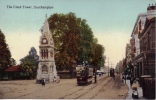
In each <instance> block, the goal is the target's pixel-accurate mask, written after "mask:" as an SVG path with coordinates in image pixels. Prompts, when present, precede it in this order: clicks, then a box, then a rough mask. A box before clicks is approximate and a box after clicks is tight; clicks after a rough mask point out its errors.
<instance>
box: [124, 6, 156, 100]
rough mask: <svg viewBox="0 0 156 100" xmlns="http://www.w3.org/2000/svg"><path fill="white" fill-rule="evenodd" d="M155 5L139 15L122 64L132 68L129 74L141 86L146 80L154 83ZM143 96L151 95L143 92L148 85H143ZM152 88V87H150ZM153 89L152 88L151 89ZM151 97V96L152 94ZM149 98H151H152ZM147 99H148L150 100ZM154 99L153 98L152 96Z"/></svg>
mask: <svg viewBox="0 0 156 100" xmlns="http://www.w3.org/2000/svg"><path fill="white" fill-rule="evenodd" d="M155 20H156V4H155V5H153V4H152V5H149V6H148V7H147V12H144V13H140V14H139V15H138V17H137V20H136V22H135V25H134V28H133V31H132V34H131V39H130V43H128V44H127V45H126V53H125V59H124V63H125V66H127V67H128V65H129V63H131V65H132V66H133V71H132V72H131V74H132V75H133V77H136V78H139V79H140V83H141V85H143V82H144V83H145V80H144V79H145V78H143V77H148V79H146V80H149V78H150V80H152V81H151V82H154V83H155V63H156V60H155V52H156V51H155V50H156V46H155V44H156V39H155V37H156V30H155V29H156V24H155ZM143 88H144V89H143V90H144V94H143V95H144V96H147V95H146V94H148V93H149V94H148V95H151V93H150V92H149V91H148V92H147V91H146V92H145V90H146V89H147V88H150V86H149V85H146V84H144V87H143ZM151 88H152V87H151ZM153 89H154V88H153ZM152 96H153V94H152ZM152 96H151V97H152ZM147 97H148V96H147ZM151 97H149V98H151ZM153 97H154V96H153Z"/></svg>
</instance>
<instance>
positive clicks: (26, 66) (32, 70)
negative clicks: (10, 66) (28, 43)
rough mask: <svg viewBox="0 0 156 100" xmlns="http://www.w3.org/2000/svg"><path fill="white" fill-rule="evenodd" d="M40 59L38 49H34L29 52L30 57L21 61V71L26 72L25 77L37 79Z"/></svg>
mask: <svg viewBox="0 0 156 100" xmlns="http://www.w3.org/2000/svg"><path fill="white" fill-rule="evenodd" d="M38 59H39V57H38V55H37V52H36V49H35V48H34V47H32V48H31V49H30V51H29V55H27V56H26V57H24V58H22V59H21V60H20V61H21V64H20V69H21V70H22V71H24V72H25V73H24V74H25V76H30V77H32V78H35V76H36V73H37V72H36V70H37V67H38Z"/></svg>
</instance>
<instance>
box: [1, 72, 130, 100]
mask: <svg viewBox="0 0 156 100" xmlns="http://www.w3.org/2000/svg"><path fill="white" fill-rule="evenodd" d="M76 82H77V81H76V79H61V81H60V83H47V84H46V86H45V87H42V86H41V84H36V83H35V80H18V81H0V98H1V99H125V98H126V95H127V92H128V87H127V85H126V84H122V83H118V84H117V82H116V81H114V79H113V78H112V77H108V75H106V74H105V75H104V76H100V77H99V76H98V78H97V83H96V84H94V83H92V84H90V85H88V86H78V85H77V84H76Z"/></svg>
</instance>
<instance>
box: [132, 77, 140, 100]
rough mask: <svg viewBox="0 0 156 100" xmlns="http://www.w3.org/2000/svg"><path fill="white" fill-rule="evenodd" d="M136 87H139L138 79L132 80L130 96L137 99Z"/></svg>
mask: <svg viewBox="0 0 156 100" xmlns="http://www.w3.org/2000/svg"><path fill="white" fill-rule="evenodd" d="M138 88H139V83H138V81H136V80H134V83H133V84H132V98H134V99H138V95H139V94H138Z"/></svg>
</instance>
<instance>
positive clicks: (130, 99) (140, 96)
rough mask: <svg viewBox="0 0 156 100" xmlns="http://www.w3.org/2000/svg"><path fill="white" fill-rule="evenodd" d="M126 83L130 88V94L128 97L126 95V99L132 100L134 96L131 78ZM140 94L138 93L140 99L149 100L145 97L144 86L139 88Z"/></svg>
mask: <svg viewBox="0 0 156 100" xmlns="http://www.w3.org/2000/svg"><path fill="white" fill-rule="evenodd" d="M124 82H125V81H124ZM126 84H127V85H128V89H129V91H128V94H127V97H126V100H132V99H133V98H132V88H131V86H130V80H126ZM138 94H139V95H138V97H139V99H141V100H147V99H146V98H145V97H143V91H142V87H139V88H138Z"/></svg>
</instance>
